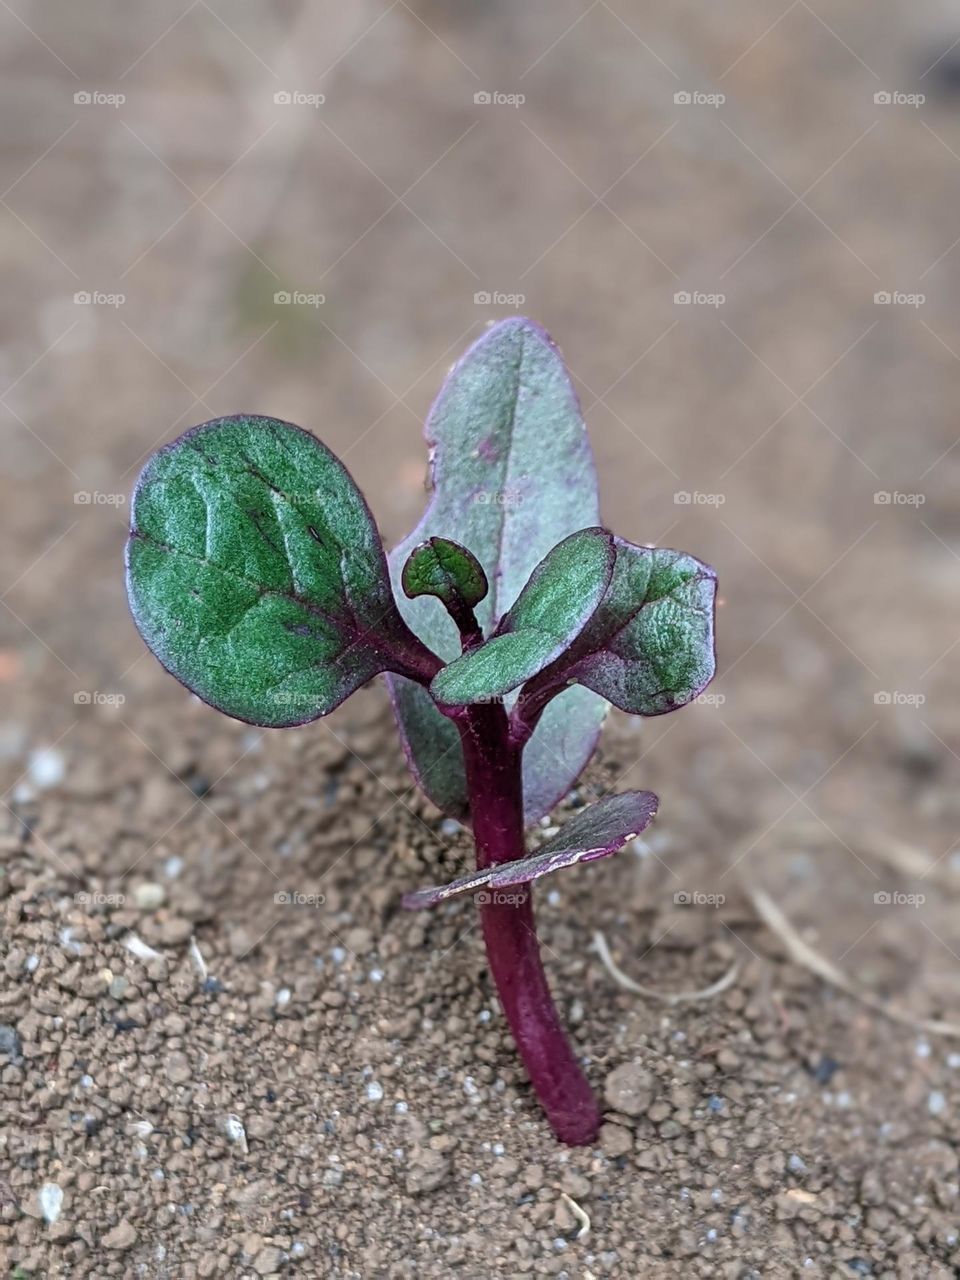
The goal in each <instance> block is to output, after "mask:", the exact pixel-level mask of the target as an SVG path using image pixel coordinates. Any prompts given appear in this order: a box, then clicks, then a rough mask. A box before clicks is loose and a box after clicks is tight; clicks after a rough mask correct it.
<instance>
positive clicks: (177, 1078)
mask: <svg viewBox="0 0 960 1280" xmlns="http://www.w3.org/2000/svg"><path fill="white" fill-rule="evenodd" d="M166 1070H167V1075H168V1077H169V1078H170V1079H171V1080H172V1081H173V1083H174V1084H186V1083H187V1081H188V1080H189V1079H190V1078H191V1077H192V1075H193V1070H192V1068H191V1066H190V1060H189V1059H188V1058H187V1055H186V1054H185V1053H179V1052H174V1053H171V1054H168V1056H167V1061H166Z"/></svg>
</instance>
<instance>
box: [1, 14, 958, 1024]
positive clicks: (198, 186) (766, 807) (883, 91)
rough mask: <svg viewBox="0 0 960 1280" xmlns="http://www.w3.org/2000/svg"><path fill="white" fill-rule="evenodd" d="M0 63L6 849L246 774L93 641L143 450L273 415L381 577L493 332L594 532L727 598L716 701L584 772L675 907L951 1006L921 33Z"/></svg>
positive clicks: (122, 612)
mask: <svg viewBox="0 0 960 1280" xmlns="http://www.w3.org/2000/svg"><path fill="white" fill-rule="evenodd" d="M0 36H2V39H0V44H2V60H3V63H4V72H3V77H2V80H0V109H2V119H3V121H4V125H3V131H2V142H0V148H2V149H0V161H2V180H0V259H2V264H3V275H4V280H5V284H6V288H5V292H4V297H3V303H2V309H0V326H2V336H3V342H2V348H0V388H2V389H0V430H2V433H3V450H2V457H3V468H2V479H0V484H2V497H0V510H2V513H3V539H2V544H0V557H2V574H0V603H2V608H0V681H2V684H3V690H4V708H3V712H2V723H0V757H2V759H0V763H2V767H3V771H4V775H3V776H4V785H5V788H6V792H5V800H4V805H5V809H4V822H5V823H7V824H8V826H10V827H11V828H13V827H15V826H16V824H17V823H18V822H22V821H23V820H24V814H27V815H28V817H29V819H30V821H31V822H33V823H34V825H35V826H36V827H37V829H38V830H44V828H43V827H42V823H41V821H40V819H39V818H38V816H37V815H38V814H39V813H41V812H42V811H43V806H44V804H45V803H47V801H46V800H45V799H44V797H45V796H47V795H49V797H50V800H49V803H50V804H51V805H54V809H55V803H54V800H53V797H54V796H55V795H57V794H58V791H59V790H63V789H66V791H67V792H70V791H71V790H72V791H73V793H74V794H87V795H91V796H94V795H99V796H105V797H107V798H108V799H109V795H110V789H111V788H113V787H116V788H120V787H123V788H125V789H126V790H125V791H124V795H125V796H126V797H127V799H129V797H130V795H134V797H135V798H137V797H139V798H138V799H136V806H135V807H138V809H139V811H140V812H141V814H144V813H145V814H147V815H150V814H151V813H152V810H151V808H150V805H149V804H147V801H148V800H149V795H150V792H149V788H150V787H151V786H153V787H156V786H159V785H161V784H160V783H159V782H158V781H157V779H158V778H160V779H163V781H164V783H166V782H167V770H168V769H169V770H170V774H171V776H172V775H174V774H182V772H183V768H182V767H181V765H180V764H178V759H179V758H180V757H181V756H182V754H183V743H184V742H185V741H187V740H189V742H190V743H191V750H192V751H194V754H195V755H197V754H199V756H200V757H201V758H203V759H204V760H205V761H206V762H207V766H208V767H209V765H210V762H211V761H213V762H215V763H216V768H215V769H214V772H215V773H219V772H220V768H221V767H222V769H224V770H226V769H227V768H228V766H231V765H232V764H233V763H234V762H235V761H236V760H237V758H238V755H239V753H240V752H241V748H242V749H243V750H247V746H245V745H244V744H245V742H246V739H244V737H243V734H244V732H245V731H244V729H243V727H242V726H238V725H233V724H231V723H230V722H227V721H225V720H223V719H221V718H220V717H217V716H215V715H214V714H213V713H211V712H208V711H207V710H205V709H203V708H200V707H198V706H196V705H195V704H192V703H191V702H190V700H189V698H188V697H187V695H186V694H184V693H183V692H182V691H180V690H179V689H178V687H177V686H176V685H175V684H173V682H172V681H170V680H169V678H168V677H167V676H165V675H164V674H163V672H162V671H161V670H160V668H159V667H158V666H157V664H156V663H155V662H154V660H153V659H152V658H150V657H149V656H148V655H146V654H145V651H144V649H143V646H142V645H141V642H140V640H139V639H138V637H137V635H136V633H135V631H134V628H133V626H132V624H131V622H130V620H129V617H128V614H127V609H126V603H125V598H124V591H123V583H122V575H121V552H122V545H123V539H124V530H125V524H126V519H127V501H128V495H129V493H130V490H131V487H132V485H133V483H134V480H135V478H136V475H137V472H138V469H139V467H140V466H141V465H142V463H143V461H144V459H145V457H146V456H147V455H148V453H149V452H150V451H151V450H152V449H154V448H155V447H156V446H157V445H159V444H161V443H162V442H164V441H167V440H170V439H171V438H173V437H174V436H175V435H177V434H178V433H179V432H181V431H182V430H184V429H185V428H186V427H188V426H190V425H193V424H194V423H196V422H200V421H204V420H206V419H209V418H212V417H215V416H218V415H221V414H226V413H232V412H237V411H241V410H243V411H251V412H257V413H265V414H270V415H273V416H276V417H280V418H285V419H288V420H291V421H293V422H297V423H299V424H302V425H303V426H305V427H307V428H309V429H310V430H312V431H314V432H316V433H317V434H318V435H319V436H320V437H321V438H322V439H323V440H325V441H326V443H327V444H329V445H330V446H331V448H333V449H334V450H335V451H336V452H337V453H338V454H339V455H340V456H341V457H342V458H343V459H344V460H345V461H346V463H347V465H348V466H349V468H350V469H351V471H352V472H353V475H354V476H355V478H356V479H357V481H358V483H359V484H360V486H361V488H362V489H363V490H364V492H365V493H366V494H367V496H368V498H369V500H370V503H371V506H372V508H373V510H374V512H375V514H376V516H377V519H378V521H379V522H380V525H381V528H382V531H383V534H384V537H385V540H386V541H387V543H388V544H392V542H394V541H395V540H397V539H398V538H399V537H401V536H402V535H403V534H405V533H406V532H407V531H408V529H409V528H410V527H411V525H412V524H413V523H414V522H415V520H416V518H417V516H418V514H419V512H420V510H421V508H422V504H423V501H424V495H423V479H424V472H425V455H424V449H423V444H422V437H421V424H422V420H423V417H424V414H425V411H426V409H427V407H428V405H429V403H430V400H431V398H432V397H433V395H434V394H435V393H436V390H437V388H438V385H439V383H440V381H441V379H442V377H443V374H444V372H445V371H446V369H447V367H448V366H449V365H450V363H451V362H452V361H453V359H454V358H455V357H456V356H457V355H458V354H459V353H460V352H461V351H462V350H463V349H464V348H465V347H466V345H467V344H468V343H469V342H470V341H471V340H472V339H473V338H475V337H476V336H477V335H478V334H479V333H480V332H481V331H482V329H483V327H484V326H485V325H486V324H488V323H489V322H490V321H491V320H493V319H494V318H497V317H500V316H502V315H508V314H512V313H516V312H522V313H525V314H528V315H530V316H532V317H534V318H535V319H536V320H538V321H539V322H541V323H542V324H543V325H545V326H546V327H547V328H548V329H549V330H550V331H551V333H552V334H553V335H554V337H555V338H556V340H557V341H558V342H559V343H560V345H561V347H562V349H563V351H564V354H565V356H566V358H567V360H568V362H569V365H570V368H571V370H572V373H573V376H574V378H575V381H576V383H577V387H578V390H579V392H580V395H581V397H582V401H583V405H584V410H585V414H586V418H587V421H588V424H589V428H590V433H591V438H592V441H593V445H594V448H595V451H596V455H597V460H598V465H599V471H600V479H601V486H602V495H603V497H602V501H603V510H604V514H605V518H606V520H607V521H608V522H609V523H610V524H611V525H612V526H613V528H614V529H616V531H617V532H619V533H621V534H623V535H625V536H627V537H629V538H631V539H634V540H637V541H644V542H652V543H659V544H663V545H671V546H676V547H679V548H682V549H684V550H687V551H690V552H693V553H695V554H696V555H698V556H701V557H702V558H704V559H706V560H708V561H710V562H711V563H712V564H714V565H715V566H716V567H717V569H718V571H719V575H720V582H721V589H722V598H723V604H722V607H721V611H720V631H719V655H720V676H719V678H718V679H717V681H716V682H715V684H714V685H713V686H712V687H711V689H710V691H709V694H708V695H707V696H706V697H705V698H704V699H703V700H702V701H701V704H700V705H698V706H696V707H693V708H691V709H689V710H688V711H686V712H684V713H683V714H682V715H680V716H676V717H671V718H669V719H668V720H665V721H654V722H650V723H649V724H647V725H645V726H644V727H643V731H642V746H640V745H639V742H640V739H639V738H637V737H636V736H634V737H633V738H631V737H630V734H631V733H633V730H627V729H625V728H623V727H622V726H619V727H618V725H617V724H616V723H614V724H613V726H612V727H611V730H610V735H611V736H610V738H609V740H608V746H607V748H606V750H607V751H608V753H609V752H612V751H615V752H616V764H617V768H616V770H615V773H616V774H617V776H622V777H623V778H629V780H631V781H638V782H642V783H643V784H645V785H654V786H655V787H656V789H658V790H659V791H660V792H661V793H662V795H663V801H664V817H665V821H666V822H668V823H669V825H668V826H667V827H666V828H665V831H666V835H665V836H664V837H663V838H664V839H665V840H667V841H668V842H672V844H671V845H670V847H671V848H672V849H673V850H674V851H675V852H676V851H677V850H679V851H680V852H679V853H677V856H678V857H680V858H681V859H686V860H687V863H686V866H687V868H689V867H691V866H692V867H694V868H696V870H695V871H685V872H684V874H685V876H686V879H685V881H684V883H685V884H686V885H687V886H688V887H692V886H694V885H696V886H701V887H702V888H703V890H704V891H709V890H711V889H714V890H716V889H717V887H718V886H720V885H721V884H724V885H726V886H728V887H729V886H730V885H731V884H732V883H733V882H734V879H735V877H736V875H737V874H738V873H739V872H740V871H742V870H744V869H745V868H747V867H748V866H750V865H751V862H750V860H751V859H753V858H756V857H758V856H759V857H760V861H759V863H758V864H757V870H756V872H755V874H756V875H758V876H766V877H768V883H769V885H770V887H771V889H772V890H773V891H775V893H776V896H777V899H778V900H779V902H780V904H781V906H783V907H784V908H788V909H789V910H790V911H791V913H792V914H793V915H794V916H795V917H797V920H798V923H799V924H801V925H802V926H803V927H804V928H806V929H807V931H808V932H807V936H808V937H810V938H811V939H813V940H815V941H816V942H817V945H818V946H819V947H820V948H821V949H822V950H823V951H824V952H825V953H826V954H828V955H829V956H830V958H831V959H832V960H833V961H835V962H837V963H842V964H843V965H844V966H845V967H846V968H848V969H849V968H851V966H852V967H853V968H854V969H855V970H856V971H857V972H858V974H859V975H860V976H861V977H864V978H865V979H868V980H872V981H875V980H877V979H878V978H879V979H881V980H882V981H881V986H882V987H883V990H884V992H885V993H887V994H889V993H895V992H897V991H901V990H904V989H909V992H910V995H911V999H914V1000H915V1001H916V1005H915V1007H916V1009H917V1010H918V1011H920V1012H922V1011H923V1010H924V1008H928V1009H930V1010H941V1011H942V1009H943V1007H944V1004H945V1002H946V1003H949V1002H950V1001H951V1000H952V1001H953V1008H954V1009H957V1008H960V990H958V984H957V973H958V968H957V964H958V951H960V936H958V933H960V931H958V929H957V928H956V925H955V923H954V917H955V916H956V912H955V910H954V909H953V903H952V895H953V892H954V890H955V887H956V882H957V880H958V877H960V856H958V855H957V854H956V853H955V850H956V847H957V831H958V822H960V788H958V785H957V784H958V779H960V757H958V754H957V753H958V751H960V717H958V709H957V694H958V679H957V664H958V658H960V592H958V567H960V566H958V560H960V508H958V504H957V500H956V495H957V492H958V486H960V426H958V418H957V409H956V406H957V403H958V399H960V395H958V393H960V315H958V311H957V307H956V297H957V280H958V272H960V240H958V226H957V218H956V210H957V208H958V207H960V43H958V40H960V23H958V20H957V14H956V12H955V10H954V9H953V8H952V7H951V6H948V5H945V4H942V3H939V2H938V0H916V3H914V4H912V5H910V6H903V5H897V4H895V3H892V2H887V0H878V2H877V3H874V4H871V5H869V6H867V5H864V4H862V3H858V4H855V3H850V2H848V0H838V2H836V3H833V4H831V5H829V6H827V5H825V4H823V3H816V2H815V0H814V2H813V3H807V0H793V2H792V3H789V2H788V0H781V3H780V4H777V5H775V6H771V5H758V4H750V3H746V2H745V0H743V2H736V3H728V4H724V5H722V6H715V5H703V4H694V3H686V2H681V3H675V4H672V5H670V6H667V7H664V6H654V5H650V4H645V3H637V2H635V0H609V2H607V0H554V2H553V3H549V4H548V3H546V2H545V0H534V2H528V3H525V4H523V5H510V4H506V3H502V2H490V3H486V4H478V3H472V2H468V0H453V2H449V3H440V2H439V0H409V2H408V0H393V2H392V3H391V2H389V0H376V2H374V0H355V2H354V3H352V4H350V5H344V4H339V3H334V2H332V0H326V2H324V3H302V4H297V3H290V2H288V0H276V2H275V3H270V2H269V0H255V2H254V0H239V2H234V3H232V4H230V5H229V6H228V5H225V4H223V3H222V0H221V2H220V3H217V2H216V0H211V3H207V0H193V2H192V3H187V2H186V0H182V2H181V3H179V4H177V5H163V6H156V5H147V4H144V3H133V4H128V5H126V6H124V8H123V12H122V17H118V11H117V8H116V6H114V5H109V4H106V3H102V2H97V0H94V2H92V3H87V4H84V5H82V6H78V5H70V4H65V3H61V2H59V0H11V2H10V3H9V4H6V3H0ZM544 444H545V447H547V446H548V445H549V442H548V441H545V442H544ZM454 532H455V531H454ZM370 696H371V697H372V698H373V699H374V703H373V704H371V705H372V707H373V710H372V711H369V710H365V711H363V714H370V715H372V716H374V717H375V716H377V715H379V714H380V712H379V707H380V703H379V702H378V701H376V699H379V698H380V696H381V695H380V694H372V695H370ZM358 705H360V707H361V709H362V710H363V708H365V707H366V704H364V703H363V702H362V700H361V703H360V704H358ZM341 714H342V715H344V716H349V715H356V714H360V713H358V712H348V711H346V710H345V711H344V712H343V713H341ZM337 723H339V722H337ZM301 732H302V733H304V734H307V733H310V732H314V733H319V732H321V731H320V729H308V730H303V731H301ZM618 735H620V737H618ZM624 744H625V745H624ZM631 744H632V745H631ZM262 750H263V751H264V752H266V753H268V754H267V757H266V758H267V759H269V758H270V757H269V753H271V752H277V753H282V752H283V751H284V750H286V748H284V747H283V746H281V745H279V738H278V737H275V736H271V735H268V736H267V739H266V741H265V744H264V746H263V748H262ZM641 756H643V761H642V763H638V762H639V759H640V757H641ZM263 758H264V757H263V756H261V762H262V760H263ZM277 758H278V759H280V758H281V757H280V756H278V757H277ZM245 767H246V766H245V765H240V766H239V773H238V774H237V775H235V776H236V777H239V778H243V777H245V776H246V775H245V774H244V768H245ZM178 785H179V784H177V785H176V786H175V785H173V784H170V786H171V790H170V792H169V794H168V793H167V792H163V793H162V794H161V796H160V798H159V800H158V799H157V797H156V795H154V800H153V803H154V808H155V809H156V817H155V821H154V820H152V819H151V822H152V827H151V822H148V823H147V827H148V834H151V833H153V832H157V831H159V828H160V826H161V825H162V823H161V815H162V816H163V817H164V818H165V819H167V820H169V821H170V822H173V821H174V819H175V818H176V817H177V814H178V812H179V807H182V798H181V800H180V801H178V800H177V794H178ZM131 788H132V789H133V790H132V791H131ZM144 788H145V789H146V791H145V794H141V790H142V789H144ZM138 789H139V790H138ZM187 799H189V797H187ZM141 802H142V803H141ZM142 805H146V808H143V807H142ZM109 808H110V806H109V804H108V805H107V810H108V811H109ZM48 812H49V810H48ZM102 820H105V819H101V821H102ZM238 821H241V822H242V818H241V819H238ZM55 828H56V821H55V820H54V819H51V820H50V822H49V825H48V827H47V828H46V829H45V830H46V836H45V838H46V839H47V840H48V841H50V842H51V845H56V844H57V838H56V835H55ZM79 830H81V829H80V828H77V827H76V826H75V825H74V826H73V827H71V828H70V830H69V832H68V833H67V835H66V836H65V837H64V838H63V839H62V840H61V842H60V844H59V845H57V847H58V848H59V849H60V852H61V854H64V855H65V856H66V855H67V854H69V853H70V851H71V849H72V848H73V847H74V846H78V847H79V846H82V845H83V840H84V838H85V837H83V836H82V835H81V834H78V831H79ZM241 830H242V827H241ZM114 835H115V833H114ZM801 836H802V838H801ZM112 839H113V836H111V840H112ZM171 839H172V840H174V849H175V848H176V845H175V837H172V838H171ZM798 841H799V843H800V845H801V846H802V848H801V849H800V851H799V852H797V850H796V849H795V848H794V845H796V844H797V842H798ZM146 844H147V841H146V840H145V839H141V840H140V843H139V844H137V843H136V841H134V842H133V843H132V845H131V847H130V848H129V849H126V850H121V851H120V852H118V854H117V857H118V858H119V859H120V861H119V862H118V863H117V866H116V868H115V870H116V871H117V872H118V873H122V872H124V871H125V868H126V864H127V862H130V861H132V860H133V856H134V855H135V856H136V857H137V859H138V860H139V858H140V857H144V856H145V851H146ZM170 844H171V841H169V840H168V841H167V842H166V844H165V845H164V846H162V848H161V850H160V852H166V853H169V852H170ZM112 847H114V846H113V845H112V844H111V848H112ZM152 847H153V846H152V845H151V846H150V848H152ZM118 848H119V846H118ZM146 852H148V851H146ZM81 853H82V850H81ZM778 854H781V855H783V856H782V857H779V858H778V857H777V856H776V855H778ZM156 856H157V855H156V854H153V853H149V856H148V857H147V860H146V861H145V862H144V863H142V864H141V867H140V869H141V870H146V869H149V868H150V866H151V864H152V861H153V859H154V858H155V857H156ZM891 867H893V870H891ZM908 873H909V874H908ZM905 877H907V879H909V880H910V881H911V883H910V884H908V883H907V881H906V880H905ZM920 880H922V881H923V882H924V886H925V887H924V889H923V894H924V896H925V899H926V902H925V905H924V907H923V909H922V910H917V909H914V910H912V911H911V910H910V909H897V906H896V902H895V901H894V900H893V899H891V900H890V901H888V902H884V900H883V897H882V895H883V894H893V892H894V891H896V890H898V888H899V889H903V891H904V892H906V891H907V890H908V889H911V890H912V892H914V893H916V892H917V883H918V882H919V881H920ZM877 894H880V895H881V896H880V898H877V897H876V895H877ZM797 913H799V915H798V914H797Z"/></svg>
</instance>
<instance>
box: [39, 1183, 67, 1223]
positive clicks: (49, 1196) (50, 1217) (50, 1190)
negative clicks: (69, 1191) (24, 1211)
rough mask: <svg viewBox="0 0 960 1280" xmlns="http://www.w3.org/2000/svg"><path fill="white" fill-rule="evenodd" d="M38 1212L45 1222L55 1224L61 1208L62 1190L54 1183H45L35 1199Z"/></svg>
mask: <svg viewBox="0 0 960 1280" xmlns="http://www.w3.org/2000/svg"><path fill="white" fill-rule="evenodd" d="M37 1200H38V1202H39V1205H40V1212H41V1213H42V1214H43V1217H44V1220H45V1221H47V1222H51V1223H52V1222H56V1220H57V1219H58V1218H59V1217H60V1210H61V1208H62V1207H63V1190H62V1189H61V1188H60V1187H58V1186H57V1184H56V1183H55V1182H45V1183H44V1184H43V1186H42V1187H41V1188H40V1194H39V1195H38V1197H37Z"/></svg>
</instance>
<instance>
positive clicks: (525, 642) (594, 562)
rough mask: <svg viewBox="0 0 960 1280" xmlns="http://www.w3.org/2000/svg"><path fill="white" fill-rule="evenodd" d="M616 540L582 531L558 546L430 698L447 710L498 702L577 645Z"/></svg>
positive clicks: (606, 579)
mask: <svg viewBox="0 0 960 1280" xmlns="http://www.w3.org/2000/svg"><path fill="white" fill-rule="evenodd" d="M613 562H614V550H613V535H612V534H610V533H608V532H607V531H606V530H605V529H599V528H594V529H581V530H580V531H579V532H578V533H573V534H571V535H570V536H569V537H568V538H564V540H563V541H562V542H560V543H558V544H557V546H555V547H554V548H553V550H552V551H550V552H549V553H548V554H547V555H546V556H545V558H544V559H543V560H541V562H540V564H538V565H537V567H536V569H534V571H533V573H532V574H531V576H530V580H529V582H528V583H527V584H526V586H525V587H524V588H523V590H522V591H521V592H520V595H519V597H518V598H517V600H516V603H515V604H514V605H513V607H512V608H511V609H510V610H509V612H508V613H507V614H506V615H505V617H504V618H503V619H502V620H501V622H500V625H499V626H498V627H497V629H496V631H495V632H494V634H493V636H492V637H491V638H490V639H489V640H488V641H487V642H486V643H485V644H482V645H480V646H479V647H478V648H476V649H473V650H471V651H470V652H469V653H465V654H464V655H463V656H462V657H460V658H457V659H456V660H455V661H453V662H451V663H450V664H449V665H448V666H446V667H444V669H443V670H442V671H441V672H439V674H438V675H437V676H436V678H435V679H434V681H433V684H432V685H431V686H430V692H431V693H432V694H433V696H434V697H435V698H436V699H437V701H438V702H439V703H441V704H443V705H445V706H464V705H468V704H470V703H475V702H489V701H490V700H491V699H493V698H499V697H502V696H503V695H504V694H506V693H509V692H510V690H511V689H516V688H518V687H519V686H520V685H521V684H523V682H524V681H525V680H529V679H531V678H532V677H533V676H535V675H536V674H537V673H538V672H540V671H542V670H543V669H544V667H546V666H547V665H548V664H549V663H551V662H553V661H554V660H555V659H556V658H557V656H558V655H559V654H560V653H562V652H563V651H564V650H566V649H568V648H569V647H570V645H571V644H572V643H573V641H574V640H576V638H577V636H578V635H579V634H580V632H581V631H582V630H583V628H584V626H585V625H586V623H587V622H588V621H589V619H590V617H591V615H592V614H593V612H594V610H595V609H596V608H597V605H598V604H599V603H600V601H601V599H602V598H603V596H604V593H605V592H606V590H607V587H608V585H609V583H610V575H611V573H612V572H613Z"/></svg>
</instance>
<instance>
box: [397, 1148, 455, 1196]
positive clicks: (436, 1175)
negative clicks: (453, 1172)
mask: <svg viewBox="0 0 960 1280" xmlns="http://www.w3.org/2000/svg"><path fill="white" fill-rule="evenodd" d="M449 1176H450V1161H449V1159H448V1158H447V1157H446V1156H445V1155H443V1154H442V1153H441V1152H439V1151H432V1150H430V1149H429V1148H428V1149H427V1150H425V1151H422V1152H421V1153H420V1154H419V1155H418V1156H417V1159H416V1161H415V1162H414V1164H413V1165H412V1166H411V1167H410V1170H409V1172H408V1173H407V1191H408V1192H409V1193H410V1194H411V1195H413V1196H419V1195H424V1194H425V1193H426V1192H428V1191H435V1190H436V1189H437V1187H439V1186H441V1184H442V1183H444V1182H446V1181H447V1179H448V1178H449Z"/></svg>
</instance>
